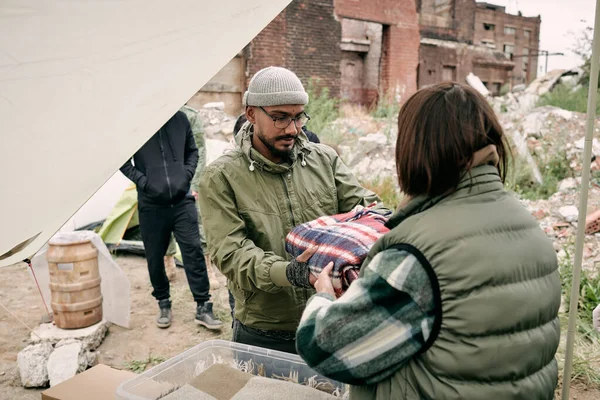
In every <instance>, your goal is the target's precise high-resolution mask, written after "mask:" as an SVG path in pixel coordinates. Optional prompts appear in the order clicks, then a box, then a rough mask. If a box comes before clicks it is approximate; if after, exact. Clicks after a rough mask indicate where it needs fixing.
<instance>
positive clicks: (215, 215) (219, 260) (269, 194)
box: [199, 123, 380, 331]
mask: <svg viewBox="0 0 600 400" xmlns="http://www.w3.org/2000/svg"><path fill="white" fill-rule="evenodd" d="M238 136H239V137H240V141H239V147H238V148H237V149H236V150H234V151H232V152H231V153H228V154H225V155H224V156H222V157H221V158H219V159H218V160H216V161H215V162H213V163H212V164H210V165H209V166H208V167H207V168H206V170H205V172H204V175H203V177H202V181H201V184H200V191H199V193H200V208H201V210H202V219H203V221H204V225H205V232H206V237H207V242H208V249H209V253H210V255H211V258H212V260H213V261H214V263H215V264H216V265H217V267H218V268H219V270H220V271H221V272H222V273H223V274H224V275H225V276H226V277H227V278H228V279H229V289H230V290H231V292H232V293H233V295H234V297H235V317H236V318H237V319H238V320H239V321H240V322H242V323H243V324H244V325H247V326H249V327H252V328H255V329H264V330H283V331H294V330H295V329H296V328H297V327H298V323H299V321H300V317H301V315H302V311H303V310H304V307H305V305H306V302H307V300H308V299H309V298H310V296H311V295H313V294H314V291H313V290H306V289H300V288H296V287H292V286H291V285H290V283H289V281H288V280H287V278H286V274H285V272H286V267H287V265H288V264H289V260H290V257H289V255H288V254H287V253H286V251H285V237H286V235H287V234H288V233H289V232H290V231H291V230H292V228H294V227H295V226H296V225H299V224H302V223H304V222H308V221H310V220H313V219H315V218H318V217H320V216H323V215H332V214H336V213H340V212H347V211H350V210H352V209H353V208H354V207H355V206H357V205H363V206H366V205H369V204H371V203H373V202H379V201H380V200H379V198H378V197H377V196H376V195H375V194H374V193H373V192H371V191H369V190H366V189H364V188H363V187H362V186H360V184H359V183H358V181H357V180H356V178H355V177H354V176H353V175H352V173H351V172H350V170H349V169H348V168H347V167H346V166H345V165H344V163H343V162H342V160H341V159H340V158H339V156H338V155H337V154H336V153H335V151H334V150H333V149H332V148H330V147H329V146H326V145H321V144H314V143H309V142H308V140H307V139H306V136H304V134H303V133H301V134H300V136H299V137H298V140H297V142H296V146H295V147H294V151H293V154H292V157H291V160H290V162H289V163H284V164H275V163H273V162H270V161H269V160H267V159H266V158H265V157H263V156H262V155H261V154H260V153H258V151H256V150H254V149H253V148H252V145H251V140H252V125H251V124H250V123H246V124H245V125H244V126H243V127H242V130H241V132H240V134H239V135H238Z"/></svg>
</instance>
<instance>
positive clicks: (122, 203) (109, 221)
mask: <svg viewBox="0 0 600 400" xmlns="http://www.w3.org/2000/svg"><path fill="white" fill-rule="evenodd" d="M139 224H140V220H139V214H138V200H137V190H136V187H135V184H133V183H132V184H131V185H130V186H128V187H127V189H125V191H123V194H122V195H121V198H120V199H119V200H118V201H117V203H116V204H115V206H114V207H113V209H112V210H111V211H110V213H109V214H108V216H107V217H106V220H105V221H104V223H103V224H102V227H101V228H100V230H99V231H98V235H99V236H100V237H101V238H102V240H103V241H104V243H106V245H107V246H108V248H109V249H110V250H111V251H113V252H115V251H117V252H127V253H133V254H137V255H141V256H144V255H145V252H144V243H143V242H142V241H141V240H124V239H125V236H126V235H125V234H126V232H127V231H128V230H130V229H133V228H135V227H137V226H139ZM167 254H168V255H174V256H175V258H176V261H177V264H178V265H182V262H183V257H182V256H181V250H180V249H179V246H178V245H177V243H176V242H175V240H174V238H173V236H171V243H170V244H169V248H168V249H167Z"/></svg>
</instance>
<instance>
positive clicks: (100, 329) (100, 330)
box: [30, 321, 110, 350]
mask: <svg viewBox="0 0 600 400" xmlns="http://www.w3.org/2000/svg"><path fill="white" fill-rule="evenodd" d="M109 325H110V324H109V323H108V322H106V321H100V322H98V323H97V324H95V325H92V326H88V327H87V328H82V329H60V328H58V327H57V326H56V325H54V324H41V325H40V326H39V327H38V328H36V329H35V330H34V333H32V334H31V337H30V342H31V343H40V342H42V343H49V344H51V345H56V344H57V343H58V342H60V341H63V340H68V339H73V340H78V341H80V342H81V343H82V345H83V347H84V349H86V350H95V349H97V348H98V346H100V344H101V343H102V340H104V337H105V336H106V334H107V333H108V327H109Z"/></svg>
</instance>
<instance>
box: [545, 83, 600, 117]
mask: <svg viewBox="0 0 600 400" xmlns="http://www.w3.org/2000/svg"><path fill="white" fill-rule="evenodd" d="M588 90H589V87H588V86H580V87H575V88H573V87H569V86H566V85H562V84H561V85H557V86H556V87H555V88H554V89H553V90H552V91H551V92H548V93H546V94H545V95H543V96H542V97H541V98H540V100H539V101H538V103H537V106H538V107H540V106H554V107H559V108H562V109H565V110H568V111H575V112H580V113H586V112H587V101H588ZM596 113H600V103H598V104H597V105H596Z"/></svg>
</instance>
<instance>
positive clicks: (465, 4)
mask: <svg viewBox="0 0 600 400" xmlns="http://www.w3.org/2000/svg"><path fill="white" fill-rule="evenodd" d="M455 4H456V8H455V10H454V18H455V21H456V29H457V35H456V36H457V37H456V38H457V40H458V41H460V42H465V43H473V36H474V34H475V12H476V10H477V4H476V3H475V0H455Z"/></svg>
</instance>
